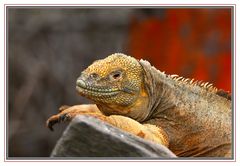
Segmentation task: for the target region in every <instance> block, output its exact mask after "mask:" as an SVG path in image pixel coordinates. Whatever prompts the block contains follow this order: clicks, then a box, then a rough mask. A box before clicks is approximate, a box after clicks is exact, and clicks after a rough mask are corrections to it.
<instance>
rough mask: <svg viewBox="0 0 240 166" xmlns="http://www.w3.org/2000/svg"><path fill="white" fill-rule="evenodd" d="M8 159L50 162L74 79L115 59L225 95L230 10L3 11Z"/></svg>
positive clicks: (75, 100) (74, 98)
mask: <svg viewBox="0 0 240 166" xmlns="http://www.w3.org/2000/svg"><path fill="white" fill-rule="evenodd" d="M7 30H8V55H7V59H8V110H7V111H8V112H7V113H8V156H9V157H48V156H49V155H50V153H51V150H52V148H53V147H54V145H55V143H56V141H57V140H58V138H59V137H60V136H61V134H62V132H63V130H64V128H65V127H66V124H60V125H57V126H55V131H54V132H50V131H49V130H48V129H47V128H46V127H45V121H46V120H47V118H48V117H49V116H51V115H53V114H56V113H57V110H58V108H59V107H60V106H61V105H74V104H80V103H89V102H90V101H88V100H87V99H85V98H82V97H80V96H79V95H78V94H77V93H76V91H75V81H76V79H77V77H78V76H79V75H80V72H81V71H82V70H84V69H85V68H86V67H87V66H88V65H90V64H91V63H92V62H93V61H94V60H97V59H101V58H104V57H106V56H107V55H110V54H112V53H115V52H122V53H125V54H128V55H131V56H134V57H136V58H138V59H141V58H142V59H145V60H148V61H149V62H150V63H151V64H152V65H154V66H155V67H156V68H158V69H160V70H161V71H166V73H167V74H178V75H180V76H184V77H189V78H194V79H198V80H203V81H208V82H211V83H213V84H214V85H215V86H216V87H217V88H220V89H224V90H226V91H230V92H231V9H230V8H175V9H174V8H172V9H171V8H153V9H150V8H120V7H115V8H56V7H55V8H53V7H52V8H50V7H48V8H40V7H39V8H36V7H35V8H23V7H21V8H20V7H19V8H17V7H8V8H7Z"/></svg>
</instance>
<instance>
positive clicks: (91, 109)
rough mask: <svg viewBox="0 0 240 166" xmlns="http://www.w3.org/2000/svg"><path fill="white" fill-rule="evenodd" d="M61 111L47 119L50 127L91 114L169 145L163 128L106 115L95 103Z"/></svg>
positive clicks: (131, 131)
mask: <svg viewBox="0 0 240 166" xmlns="http://www.w3.org/2000/svg"><path fill="white" fill-rule="evenodd" d="M61 108H62V107H61ZM60 111H61V112H60V113H59V114H57V115H53V116H51V117H50V118H49V119H48V120H47V127H49V129H51V130H53V128H52V127H53V125H54V124H56V123H60V122H65V121H70V120H72V119H73V118H74V117H75V116H77V115H89V116H93V117H95V118H98V119H100V120H102V121H104V122H107V123H109V124H111V125H113V126H115V127H118V128H120V129H122V130H124V131H127V132H129V133H132V134H134V135H137V136H139V137H141V138H144V139H146V140H150V141H153V142H155V143H159V144H162V145H165V146H168V143H169V142H168V137H167V134H166V133H165V132H164V131H163V129H161V128H159V127H157V126H155V125H151V124H140V123H139V122H137V121H135V120H133V119H131V118H128V117H125V116H121V115H110V116H106V115H104V114H102V112H101V111H99V109H98V108H97V106H96V105H95V104H90V105H75V106H72V107H66V109H65V110H63V109H60Z"/></svg>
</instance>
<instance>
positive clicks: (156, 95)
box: [139, 60, 175, 121]
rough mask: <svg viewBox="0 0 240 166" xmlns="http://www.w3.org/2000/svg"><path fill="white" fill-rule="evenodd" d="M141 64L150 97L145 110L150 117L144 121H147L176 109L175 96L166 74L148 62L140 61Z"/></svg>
mask: <svg viewBox="0 0 240 166" xmlns="http://www.w3.org/2000/svg"><path fill="white" fill-rule="evenodd" d="M139 63H140V64H141V66H142V67H143V70H144V85H145V89H146V91H147V93H148V96H149V103H148V107H147V109H146V110H145V112H147V114H148V115H147V116H146V117H145V119H144V120H143V121H146V120H149V119H150V118H153V117H154V116H157V114H159V113H160V112H162V111H165V110H167V109H171V108H173V107H175V104H174V99H175V96H174V95H172V94H173V93H172V91H173V88H172V87H171V86H172V85H169V83H168V82H167V80H166V75H165V74H164V73H162V72H160V71H159V70H157V69H156V68H155V67H154V66H151V64H150V63H149V62H148V61H144V60H140V61H139Z"/></svg>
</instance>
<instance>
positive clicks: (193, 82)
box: [168, 74, 218, 93]
mask: <svg viewBox="0 0 240 166" xmlns="http://www.w3.org/2000/svg"><path fill="white" fill-rule="evenodd" d="M168 76H169V77H170V78H172V79H173V80H175V81H177V82H178V83H179V84H181V83H184V84H188V85H191V86H199V87H201V88H204V89H206V90H208V91H211V92H214V93H215V92H217V91H218V89H217V88H216V87H214V86H213V84H210V83H209V82H203V81H197V80H194V79H189V78H183V77H180V76H178V75H176V74H173V75H168Z"/></svg>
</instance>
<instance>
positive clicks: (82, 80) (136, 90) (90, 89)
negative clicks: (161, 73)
mask: <svg viewBox="0 0 240 166" xmlns="http://www.w3.org/2000/svg"><path fill="white" fill-rule="evenodd" d="M76 84H77V85H76V89H77V91H78V92H79V93H80V95H82V96H85V97H87V98H89V99H91V100H93V101H95V102H96V104H97V106H98V107H99V109H100V110H101V111H102V112H104V113H106V114H127V113H129V112H131V111H133V106H134V108H136V105H139V106H140V105H143V104H144V105H147V103H146V101H145V100H146V99H147V94H146V92H145V90H144V87H143V69H142V67H141V65H140V64H139V62H138V61H137V60H136V59H134V58H133V57H130V56H127V55H124V54H120V53H116V54H112V55H110V56H108V57H107V58H105V59H101V60H97V61H95V62H94V63H93V64H92V65H90V66H89V67H88V68H87V69H85V70H84V71H83V72H82V73H81V75H80V77H79V78H78V79H77V82H76ZM143 98H146V99H143ZM140 99H141V100H140ZM144 102H145V103H144Z"/></svg>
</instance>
